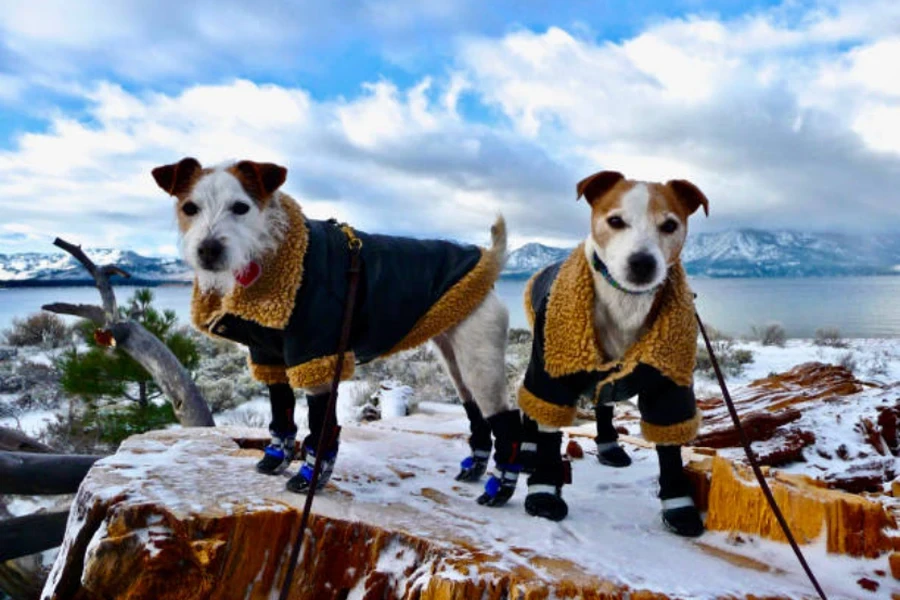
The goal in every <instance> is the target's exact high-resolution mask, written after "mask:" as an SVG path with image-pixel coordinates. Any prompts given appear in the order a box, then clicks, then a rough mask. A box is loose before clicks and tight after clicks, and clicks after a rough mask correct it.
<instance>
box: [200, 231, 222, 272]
mask: <svg viewBox="0 0 900 600" xmlns="http://www.w3.org/2000/svg"><path fill="white" fill-rule="evenodd" d="M224 251H225V246H223V245H222V242H220V241H219V240H217V239H215V238H207V239H205V240H203V241H202V242H200V247H199V248H197V258H199V259H200V265H201V266H202V267H203V268H204V269H215V268H216V267H217V266H218V263H219V260H220V259H221V258H222V254H223V253H224Z"/></svg>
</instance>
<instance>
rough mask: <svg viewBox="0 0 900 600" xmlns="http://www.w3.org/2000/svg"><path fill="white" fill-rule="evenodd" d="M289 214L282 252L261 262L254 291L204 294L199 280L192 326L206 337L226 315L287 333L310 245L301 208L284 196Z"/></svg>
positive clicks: (236, 288) (283, 203)
mask: <svg viewBox="0 0 900 600" xmlns="http://www.w3.org/2000/svg"><path fill="white" fill-rule="evenodd" d="M279 201H280V202H281V207H282V209H283V210H284V211H285V213H287V220H288V224H287V228H286V230H285V234H284V239H283V240H282V241H281V243H280V244H279V246H278V248H277V249H276V250H275V251H274V252H272V253H270V254H269V255H268V256H266V257H264V258H262V259H261V260H260V261H259V262H260V265H261V266H262V273H261V274H260V276H259V279H257V280H256V282H255V283H254V284H253V285H251V286H250V287H246V288H245V287H243V286H241V285H235V286H234V289H233V290H232V291H231V292H229V293H228V294H227V295H225V296H222V295H221V294H219V293H217V292H208V293H203V292H202V291H201V290H200V287H199V285H198V284H197V280H196V279H195V280H194V290H193V295H192V298H191V322H192V323H193V324H194V326H195V327H197V328H198V329H200V330H201V331H203V332H204V333H210V331H209V330H210V327H211V326H212V324H213V323H214V322H215V321H216V320H217V319H218V318H219V317H221V316H223V315H225V314H231V315H236V316H238V317H241V318H242V319H245V320H248V321H253V322H255V323H258V324H259V325H262V326H263V327H270V328H272V329H284V328H285V326H286V325H287V323H288V320H290V318H291V313H292V312H293V310H294V301H295V299H296V296H297V290H298V289H300V285H301V283H302V281H303V258H304V256H305V255H306V249H307V246H308V244H309V229H308V228H307V225H306V220H305V219H304V217H303V212H302V211H301V210H300V206H299V205H298V204H297V203H296V202H295V201H294V199H293V198H291V197H290V196H288V195H286V194H281V196H280V198H279Z"/></svg>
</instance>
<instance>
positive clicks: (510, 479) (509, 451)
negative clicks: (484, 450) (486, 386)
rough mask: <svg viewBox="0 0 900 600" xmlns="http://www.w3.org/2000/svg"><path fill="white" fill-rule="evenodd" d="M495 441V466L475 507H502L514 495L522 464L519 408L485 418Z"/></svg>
mask: <svg viewBox="0 0 900 600" xmlns="http://www.w3.org/2000/svg"><path fill="white" fill-rule="evenodd" d="M487 421H488V423H489V424H490V426H491V432H492V433H493V434H494V438H495V440H496V441H495V444H494V448H495V452H494V463H495V464H496V469H495V471H494V473H493V474H492V475H491V477H490V479H488V481H487V483H486V484H485V486H484V493H483V494H482V495H481V496H479V498H478V504H481V505H483V506H503V505H504V504H506V503H507V502H508V501H509V499H510V498H512V496H513V494H514V493H515V492H516V483H517V482H518V480H519V473H521V472H522V464H521V462H520V461H519V445H520V444H521V441H522V416H521V414H520V413H519V410H518V409H512V410H507V411H504V412H501V413H498V414H496V415H493V416H491V417H488V419H487Z"/></svg>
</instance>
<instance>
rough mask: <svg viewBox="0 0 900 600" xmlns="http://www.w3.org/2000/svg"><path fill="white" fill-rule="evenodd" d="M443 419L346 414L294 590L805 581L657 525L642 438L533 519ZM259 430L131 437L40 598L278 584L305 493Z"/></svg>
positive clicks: (389, 592) (102, 468)
mask: <svg viewBox="0 0 900 600" xmlns="http://www.w3.org/2000/svg"><path fill="white" fill-rule="evenodd" d="M460 412H461V411H460ZM439 418H444V417H441V416H440V415H437V416H434V415H431V416H429V415H413V416H411V417H407V418H404V419H397V420H394V421H380V422H377V423H373V424H368V425H365V426H358V427H356V426H347V427H345V428H344V431H343V436H344V437H343V445H342V449H341V457H340V460H339V462H338V468H337V470H336V472H335V477H334V479H333V480H332V483H331V484H329V486H328V487H327V488H326V489H325V490H324V491H323V492H322V494H321V496H317V498H316V501H315V504H314V512H315V515H314V517H313V519H312V525H311V529H310V533H309V534H308V535H309V537H308V539H309V542H310V543H309V548H307V549H306V550H304V552H303V553H302V556H301V561H300V564H299V568H298V571H297V576H296V579H295V581H294V584H293V587H292V595H291V598H294V599H299V598H314V599H323V600H327V599H330V598H348V597H349V598H361V599H363V600H376V599H382V598H404V599H410V600H412V599H416V600H463V599H469V598H484V599H495V600H499V599H500V598H517V599H530V600H546V599H547V598H550V597H559V598H585V599H597V600H599V599H601V598H631V599H632V600H636V599H645V600H664V599H665V598H670V597H671V598H674V597H677V598H711V597H729V598H742V597H750V596H752V597H756V598H762V597H765V598H796V597H801V596H803V595H804V594H806V593H807V592H808V587H807V585H806V584H805V583H804V582H803V580H802V579H801V578H800V577H798V576H797V571H796V568H795V567H792V566H791V565H778V566H777V567H775V566H772V565H770V564H768V563H767V562H766V561H765V559H764V556H754V555H753V554H752V553H753V551H754V550H753V545H752V544H743V545H741V546H739V547H730V546H729V545H728V544H727V543H726V542H721V543H720V542H718V541H717V538H715V537H712V538H710V539H709V540H701V542H700V543H696V544H695V543H692V542H689V541H686V540H681V539H678V538H675V537H673V536H672V535H671V534H669V533H668V532H666V531H665V530H664V528H663V527H662V526H661V525H660V523H659V521H658V518H659V517H658V501H657V500H656V499H655V498H654V497H653V491H652V489H651V488H650V486H648V481H652V479H653V477H652V474H653V473H654V471H655V457H654V456H653V453H651V452H648V451H646V450H641V449H635V452H634V459H635V463H634V464H633V465H632V466H631V467H630V468H629V469H624V470H619V472H617V473H616V474H615V481H616V482H617V483H616V485H612V486H610V485H608V484H609V482H610V479H609V478H610V471H611V470H610V469H604V468H603V467H602V466H600V465H597V464H596V462H595V461H578V462H577V463H574V464H573V468H574V470H575V482H576V484H575V485H573V486H571V488H570V487H567V488H566V497H567V499H568V501H569V504H570V510H571V514H570V518H569V519H568V520H567V521H564V522H563V523H559V524H557V523H550V522H546V521H543V520H538V519H532V518H529V517H527V516H526V515H525V513H524V511H523V509H522V497H523V496H522V494H523V492H522V490H520V491H519V493H518V494H517V496H516V497H515V498H514V499H513V501H512V502H511V504H510V505H509V506H507V507H504V508H502V509H489V508H486V507H479V506H478V505H477V504H476V503H475V502H474V499H475V497H476V496H477V495H478V493H479V491H480V489H479V486H464V485H460V484H458V483H457V482H455V481H453V480H452V475H453V471H454V467H455V463H456V457H457V456H459V455H464V453H465V452H466V444H465V441H464V436H463V437H462V439H460V438H458V437H448V433H447V432H448V431H449V430H451V429H458V430H459V431H465V426H466V425H465V420H464V417H463V416H462V415H461V414H460V415H458V416H454V417H453V418H454V419H456V420H455V421H447V422H443V421H440V422H439V421H438V419H439ZM436 423H437V424H436ZM429 432H436V433H429ZM265 437H266V435H265V432H263V431H259V432H256V434H255V435H254V434H252V432H248V431H246V430H244V431H228V430H222V429H195V430H190V429H181V430H168V431H161V432H154V433H151V434H146V435H142V436H136V437H134V438H131V439H129V440H128V441H126V442H125V443H124V444H123V445H122V447H121V448H120V450H119V452H118V453H117V454H116V455H114V456H112V457H109V458H106V459H104V460H102V461H100V462H98V463H97V464H96V466H95V467H94V468H93V469H92V470H91V472H90V473H89V475H88V477H87V478H86V480H85V482H84V484H83V485H82V487H81V489H80V491H79V494H78V496H77V499H76V501H75V503H74V506H73V510H72V513H71V515H70V519H69V528H68V533H67V537H66V540H65V542H64V544H63V547H62V548H61V551H60V554H59V557H58V559H57V562H56V564H55V565H54V568H53V571H52V573H51V577H50V579H49V580H48V582H47V585H46V587H45V589H44V594H43V597H44V598H55V599H60V600H63V599H69V598H75V599H78V600H92V599H98V600H99V599H101V598H103V599H105V598H118V599H123V600H138V599H150V598H152V599H154V600H175V599H178V600H180V599H185V598H191V599H201V598H217V599H218V598H221V599H225V598H250V599H253V598H270V597H272V595H273V594H277V590H278V588H279V586H280V584H281V580H282V578H283V577H284V572H285V561H284V558H285V557H286V556H287V554H288V553H289V551H290V547H291V546H290V544H291V543H292V541H293V539H294V536H295V535H296V526H297V523H298V519H299V515H298V508H299V507H300V506H301V503H302V500H303V498H302V497H298V496H296V495H294V494H291V493H288V492H285V491H284V489H283V481H284V479H283V478H281V477H268V476H263V475H259V474H257V473H255V472H254V470H253V463H254V462H255V461H256V460H257V458H258V456H259V452H258V451H256V450H247V449H242V448H241V447H240V445H239V444H238V443H236V442H235V441H234V440H235V439H240V440H241V443H242V444H243V445H245V446H251V445H257V443H255V442H252V439H253V438H256V439H258V440H263V439H265ZM705 458H706V459H707V460H710V459H709V457H705ZM398 472H399V473H402V474H403V476H401V475H398V474H397V473H398ZM410 473H413V474H414V476H409V474H410ZM713 482H715V479H713ZM826 491H827V490H826ZM748 552H749V553H750V554H747V553H748ZM676 556H677V560H674V557H676ZM821 560H823V561H825V562H826V563H827V562H828V559H827V557H822V558H821ZM834 566H835V569H834V573H829V574H826V575H827V576H830V577H831V579H830V580H829V582H828V583H829V585H833V586H836V587H834V588H833V589H835V590H837V592H839V593H843V594H845V595H848V596H849V595H852V593H851V590H852V588H851V587H849V586H855V585H856V584H855V578H852V577H849V576H848V575H847V574H846V572H843V571H842V569H843V567H842V566H841V565H840V564H839V563H835V565H834ZM789 573H790V576H786V575H787V574H789ZM857 589H858V588H857Z"/></svg>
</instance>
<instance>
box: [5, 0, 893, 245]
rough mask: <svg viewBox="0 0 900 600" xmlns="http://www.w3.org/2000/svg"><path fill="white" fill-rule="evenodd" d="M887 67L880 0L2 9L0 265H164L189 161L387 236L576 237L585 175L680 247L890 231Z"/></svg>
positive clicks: (173, 241)
mask: <svg viewBox="0 0 900 600" xmlns="http://www.w3.org/2000/svg"><path fill="white" fill-rule="evenodd" d="M898 63H900V2H896V0H869V1H866V2H861V1H856V0H846V1H830V0H829V1H820V2H807V1H799V0H797V1H795V0H787V1H785V2H747V1H736V0H717V1H714V2H702V1H699V0H636V1H631V2H628V3H623V2H614V1H612V0H610V1H595V2H587V1H583V0H569V1H567V2H552V3H551V2H543V1H532V0H518V1H513V0H496V1H493V2H489V3H488V2H483V1H479V0H457V1H454V2H437V1H425V0H331V1H329V2H320V1H302V0H294V1H289V0H270V1H268V2H252V3H251V2H248V1H243V2H240V1H237V0H215V1H212V0H209V1H207V0H198V1H187V0H155V1H154V2H148V1H138V0H118V1H117V2H107V1H106V0H30V1H29V2H20V1H19V0H0V253H2V252H24V251H52V250H54V248H53V247H52V246H51V242H52V240H53V238H54V237H56V236H61V237H64V238H66V239H68V240H69V241H72V242H75V243H80V244H84V245H85V246H87V247H114V248H121V249H129V250H134V251H137V252H141V253H144V254H163V255H171V254H174V253H176V252H177V248H178V236H177V232H176V227H175V218H174V213H173V203H172V199H171V198H169V197H168V196H166V194H165V193H163V192H162V191H161V190H159V189H158V188H157V187H156V185H155V184H154V182H153V180H152V178H151V176H150V170H151V169H152V168H153V167H155V166H158V165H161V164H167V163H172V162H176V161H178V160H179V159H181V158H182V157H185V156H194V157H195V158H197V159H198V160H200V162H201V163H203V164H205V165H206V164H215V163H220V162H222V161H224V160H237V159H251V160H257V161H272V162H277V163H279V164H282V165H284V166H285V167H287V169H288V178H287V182H286V184H285V187H284V190H285V191H286V192H287V193H289V194H291V195H292V196H293V197H295V198H296V199H297V200H298V201H299V202H300V204H301V205H302V206H303V208H304V211H305V212H306V214H307V215H308V216H309V217H311V218H323V219H324V218H329V217H336V218H338V219H341V220H346V221H348V222H350V223H351V224H353V225H354V226H356V227H357V228H358V229H362V230H366V231H372V232H375V231H377V232H382V233H391V234H397V235H412V236H417V237H442V238H452V239H458V240H462V241H467V242H477V243H486V242H487V240H488V238H489V233H488V230H489V227H490V224H491V223H492V221H493V220H494V218H495V216H496V215H497V214H498V213H502V214H503V215H504V216H505V217H506V219H507V222H508V225H509V230H510V234H511V242H512V244H513V245H519V244H522V243H525V242H532V241H537V242H542V243H547V244H553V245H572V244H573V243H575V242H576V241H577V240H579V239H581V238H583V237H584V236H585V235H586V234H587V232H588V227H589V225H588V218H589V214H590V211H589V209H588V207H587V205H586V204H584V203H583V202H577V201H576V198H575V185H576V183H577V182H578V181H579V180H580V179H582V178H583V177H585V176H587V175H590V174H592V173H594V172H596V171H600V170H604V169H611V170H617V171H621V172H622V173H624V174H625V175H626V176H627V177H629V178H632V179H640V180H649V181H666V180H668V179H676V178H677V179H689V180H691V181H692V182H694V183H695V184H696V185H697V186H699V187H700V188H701V189H702V190H703V191H704V192H705V193H706V195H707V196H708V198H709V201H710V217H709V218H708V219H704V218H703V217H702V216H699V215H697V216H695V217H694V218H693V219H692V223H691V228H692V231H718V230H727V229H733V228H743V227H752V228H762V229H782V228H789V229H800V230H806V231H852V232H866V231H875V230H879V231H881V230H897V231H900V76H897V69H898V67H897V65H898Z"/></svg>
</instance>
